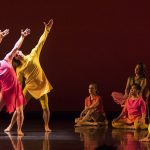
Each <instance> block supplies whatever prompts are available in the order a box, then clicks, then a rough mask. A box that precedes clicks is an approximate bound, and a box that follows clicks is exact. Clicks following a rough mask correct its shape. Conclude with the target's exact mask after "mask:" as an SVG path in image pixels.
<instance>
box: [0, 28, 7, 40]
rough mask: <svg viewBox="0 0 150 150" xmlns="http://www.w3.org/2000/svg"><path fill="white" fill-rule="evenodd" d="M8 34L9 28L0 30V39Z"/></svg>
mask: <svg viewBox="0 0 150 150" xmlns="http://www.w3.org/2000/svg"><path fill="white" fill-rule="evenodd" d="M8 34H9V29H5V30H4V31H1V30H0V38H1V39H3V38H4V37H5V36H6V35H8Z"/></svg>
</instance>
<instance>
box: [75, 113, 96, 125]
mask: <svg viewBox="0 0 150 150" xmlns="http://www.w3.org/2000/svg"><path fill="white" fill-rule="evenodd" d="M93 112H94V110H89V111H88V112H87V113H86V114H85V116H84V117H83V118H82V119H81V120H79V121H78V123H76V124H75V126H80V125H97V124H95V122H93V123H91V122H88V120H89V119H90V118H91V115H92V113H93Z"/></svg>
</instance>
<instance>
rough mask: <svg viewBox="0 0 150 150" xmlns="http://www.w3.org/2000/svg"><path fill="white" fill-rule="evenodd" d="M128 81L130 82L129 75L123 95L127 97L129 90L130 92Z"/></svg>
mask: <svg viewBox="0 0 150 150" xmlns="http://www.w3.org/2000/svg"><path fill="white" fill-rule="evenodd" d="M130 82H131V77H129V78H128V80H127V84H126V88H125V96H127V97H128V95H129V92H130Z"/></svg>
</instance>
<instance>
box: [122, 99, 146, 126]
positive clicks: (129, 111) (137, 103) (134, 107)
mask: <svg viewBox="0 0 150 150" xmlns="http://www.w3.org/2000/svg"><path fill="white" fill-rule="evenodd" d="M123 112H124V113H125V116H126V117H125V119H126V121H127V123H132V122H134V121H135V120H136V119H138V118H141V117H142V114H146V104H145V102H144V100H143V99H142V97H138V98H137V99H136V100H132V99H130V98H128V99H127V100H126V103H125V106H124V108H123Z"/></svg>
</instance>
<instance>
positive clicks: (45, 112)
mask: <svg viewBox="0 0 150 150" xmlns="http://www.w3.org/2000/svg"><path fill="white" fill-rule="evenodd" d="M40 103H41V105H42V109H43V120H44V123H45V132H51V131H52V130H51V129H50V128H49V118H50V110H49V106H48V96H47V94H45V95H43V96H42V97H41V98H40Z"/></svg>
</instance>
